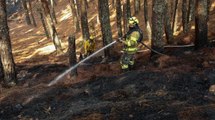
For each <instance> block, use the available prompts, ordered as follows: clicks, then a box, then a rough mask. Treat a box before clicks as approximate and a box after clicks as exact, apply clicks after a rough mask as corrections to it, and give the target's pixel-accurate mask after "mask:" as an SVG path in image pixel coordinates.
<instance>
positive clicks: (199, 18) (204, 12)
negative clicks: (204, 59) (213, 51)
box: [195, 0, 208, 49]
mask: <svg viewBox="0 0 215 120" xmlns="http://www.w3.org/2000/svg"><path fill="white" fill-rule="evenodd" d="M207 22H208V1H207V0H198V1H196V18H195V24H196V25H195V28H196V40H195V47H196V49H199V48H202V47H205V46H206V45H207V43H208V36H207V34H208V26H207Z"/></svg>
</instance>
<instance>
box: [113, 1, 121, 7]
mask: <svg viewBox="0 0 215 120" xmlns="http://www.w3.org/2000/svg"><path fill="white" fill-rule="evenodd" d="M115 3H116V4H115ZM120 4H121V2H120ZM115 5H117V0H112V6H113V8H115Z"/></svg>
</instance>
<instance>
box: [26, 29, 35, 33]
mask: <svg viewBox="0 0 215 120" xmlns="http://www.w3.org/2000/svg"><path fill="white" fill-rule="evenodd" d="M33 30H34V29H29V30H28V31H26V32H25V34H26V33H29V32H32V31H33Z"/></svg>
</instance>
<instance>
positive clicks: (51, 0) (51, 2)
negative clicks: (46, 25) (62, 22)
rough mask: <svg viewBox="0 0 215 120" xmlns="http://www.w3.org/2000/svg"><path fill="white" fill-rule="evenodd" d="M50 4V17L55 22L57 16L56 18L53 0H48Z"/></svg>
mask: <svg viewBox="0 0 215 120" xmlns="http://www.w3.org/2000/svg"><path fill="white" fill-rule="evenodd" d="M50 5H51V11H50V12H51V17H52V20H54V22H55V23H56V24H57V18H56V12H55V8H54V7H55V4H54V0H50Z"/></svg>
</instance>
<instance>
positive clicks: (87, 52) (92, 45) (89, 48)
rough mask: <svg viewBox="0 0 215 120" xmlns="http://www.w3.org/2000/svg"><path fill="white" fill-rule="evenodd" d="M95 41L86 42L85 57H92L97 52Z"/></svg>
mask: <svg viewBox="0 0 215 120" xmlns="http://www.w3.org/2000/svg"><path fill="white" fill-rule="evenodd" d="M95 46H96V45H95V40H94V39H90V40H89V39H88V40H85V41H84V53H85V55H90V54H92V53H93V52H94V51H95Z"/></svg>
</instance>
